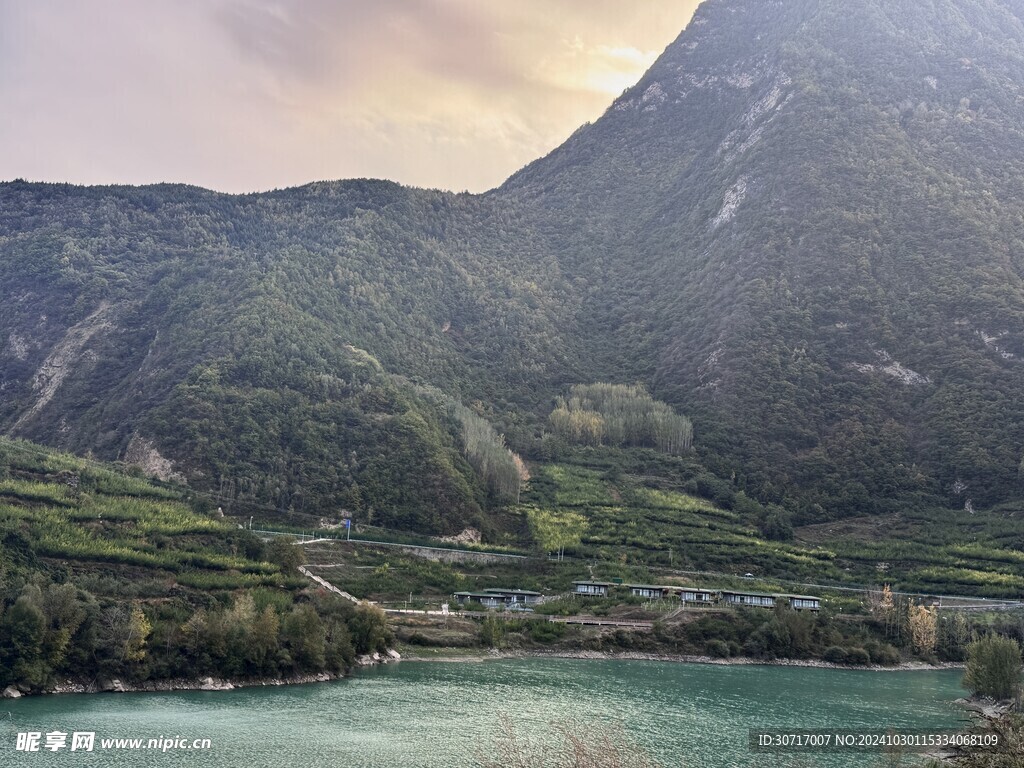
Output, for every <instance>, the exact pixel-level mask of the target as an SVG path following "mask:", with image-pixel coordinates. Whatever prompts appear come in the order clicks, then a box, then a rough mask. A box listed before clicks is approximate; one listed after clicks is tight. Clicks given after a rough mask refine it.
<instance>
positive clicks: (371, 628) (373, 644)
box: [348, 603, 392, 653]
mask: <svg viewBox="0 0 1024 768" xmlns="http://www.w3.org/2000/svg"><path fill="white" fill-rule="evenodd" d="M348 626H349V630H350V631H351V633H352V644H353V646H354V647H355V651H356V653H373V652H374V651H377V652H381V653H382V652H384V651H386V650H387V648H388V645H389V644H390V643H391V640H392V636H391V630H390V629H389V628H388V617H387V614H385V613H384V611H382V610H381V609H380V608H378V607H377V606H375V605H367V604H366V603H360V604H359V605H357V606H356V610H355V612H354V613H353V615H352V618H351V619H349V621H348Z"/></svg>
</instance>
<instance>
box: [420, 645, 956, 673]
mask: <svg viewBox="0 0 1024 768" xmlns="http://www.w3.org/2000/svg"><path fill="white" fill-rule="evenodd" d="M528 658H541V659H544V658H547V659H584V660H587V659H590V660H612V661H664V662H672V663H676V664H713V665H717V666H759V667H812V668H818V669H846V670H860V671H865V670H866V671H871V672H914V671H929V670H931V671H933V670H942V669H963V667H964V665H963V664H961V663H954V662H945V663H940V664H927V663H925V662H922V661H905V662H901V663H900V664H896V665H893V666H881V665H877V664H867V665H858V666H854V665H850V664H834V663H832V662H830V661H822V660H820V659H772V660H771V661H767V660H765V659H753V658H748V657H745V656H739V657H735V658H729V659H718V658H714V657H712V656H690V655H686V654H668V653H666V654H661V653H637V652H634V651H622V652H609V651H571V650H516V651H497V650H493V649H492V650H491V651H488V652H485V653H480V654H469V653H466V654H459V655H453V656H437V657H430V656H427V655H422V656H406V657H404V661H408V662H418V661H419V662H422V661H451V662H479V661H489V660H492V659H528Z"/></svg>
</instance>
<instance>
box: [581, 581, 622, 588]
mask: <svg viewBox="0 0 1024 768" xmlns="http://www.w3.org/2000/svg"><path fill="white" fill-rule="evenodd" d="M573 584H589V585H590V586H592V587H614V586H615V584H613V583H612V582H610V581H574V582H573Z"/></svg>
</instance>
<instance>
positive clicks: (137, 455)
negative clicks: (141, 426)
mask: <svg viewBox="0 0 1024 768" xmlns="http://www.w3.org/2000/svg"><path fill="white" fill-rule="evenodd" d="M124 461H125V463H126V464H130V465H132V466H135V467H140V468H141V469H142V471H143V472H145V473H146V474H147V475H150V476H152V477H156V478H159V479H160V480H163V481H164V482H168V481H178V482H183V481H184V480H185V478H184V477H183V476H182V475H181V474H180V473H178V472H175V471H174V462H172V461H171V460H170V459H166V458H164V457H163V456H161V455H160V452H159V451H158V450H157V449H156V446H154V445H153V442H152V441H151V440H147V439H146V438H144V437H142V436H141V435H140V434H139V433H138V432H136V433H135V434H133V435H132V439H131V440H130V441H129V442H128V447H127V448H126V449H125V452H124Z"/></svg>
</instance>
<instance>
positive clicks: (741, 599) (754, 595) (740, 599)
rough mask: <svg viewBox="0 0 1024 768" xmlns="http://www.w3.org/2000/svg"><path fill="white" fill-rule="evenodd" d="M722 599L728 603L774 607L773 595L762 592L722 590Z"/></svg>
mask: <svg viewBox="0 0 1024 768" xmlns="http://www.w3.org/2000/svg"><path fill="white" fill-rule="evenodd" d="M722 600H723V601H724V602H725V603H728V604H729V605H744V606H747V605H750V606H756V607H757V608H774V607H775V600H776V596H775V595H768V594H765V593H764V592H729V591H726V590H722Z"/></svg>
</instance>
